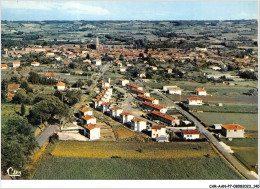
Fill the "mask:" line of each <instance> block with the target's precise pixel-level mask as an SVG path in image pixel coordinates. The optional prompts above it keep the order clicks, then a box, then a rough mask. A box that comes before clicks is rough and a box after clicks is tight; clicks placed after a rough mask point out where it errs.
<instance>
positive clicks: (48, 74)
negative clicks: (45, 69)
mask: <svg viewBox="0 0 260 189" xmlns="http://www.w3.org/2000/svg"><path fill="white" fill-rule="evenodd" d="M45 76H46V77H55V76H56V73H51V72H50V73H46V74H45Z"/></svg>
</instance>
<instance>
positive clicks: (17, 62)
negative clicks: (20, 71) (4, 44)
mask: <svg viewBox="0 0 260 189" xmlns="http://www.w3.org/2000/svg"><path fill="white" fill-rule="evenodd" d="M20 65H21V64H20V61H15V62H13V68H18V67H20Z"/></svg>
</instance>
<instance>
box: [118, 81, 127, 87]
mask: <svg viewBox="0 0 260 189" xmlns="http://www.w3.org/2000/svg"><path fill="white" fill-rule="evenodd" d="M127 83H129V80H127V79H120V80H119V84H120V85H122V86H123V87H124V86H125V85H126V84H127Z"/></svg>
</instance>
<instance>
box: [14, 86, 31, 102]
mask: <svg viewBox="0 0 260 189" xmlns="http://www.w3.org/2000/svg"><path fill="white" fill-rule="evenodd" d="M26 98H27V95H26V91H25V90H24V89H20V90H18V91H17V92H16V94H15V95H14V97H13V100H12V102H13V103H15V104H21V103H25V100H26Z"/></svg>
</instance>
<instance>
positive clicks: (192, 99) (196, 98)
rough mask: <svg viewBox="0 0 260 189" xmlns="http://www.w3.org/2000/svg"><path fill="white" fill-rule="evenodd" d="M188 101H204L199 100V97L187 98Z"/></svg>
mask: <svg viewBox="0 0 260 189" xmlns="http://www.w3.org/2000/svg"><path fill="white" fill-rule="evenodd" d="M187 100H189V101H194V100H196V101H198V100H202V99H201V98H198V97H191V98H187Z"/></svg>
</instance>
